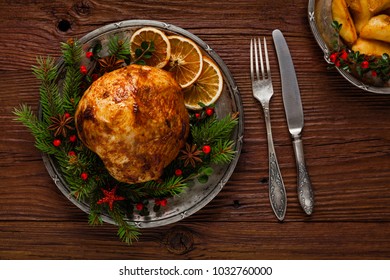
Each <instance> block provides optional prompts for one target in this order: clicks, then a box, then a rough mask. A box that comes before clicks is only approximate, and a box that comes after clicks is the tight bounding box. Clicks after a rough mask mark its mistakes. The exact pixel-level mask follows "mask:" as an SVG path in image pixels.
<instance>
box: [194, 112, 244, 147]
mask: <svg viewBox="0 0 390 280" xmlns="http://www.w3.org/2000/svg"><path fill="white" fill-rule="evenodd" d="M237 123H238V120H237V118H235V117H232V116H231V115H227V116H226V117H224V118H222V119H217V118H216V117H212V118H210V119H208V120H207V121H206V122H205V123H204V124H202V125H199V126H195V127H193V128H192V129H191V134H192V137H193V139H194V143H195V144H196V145H197V146H199V147H202V146H203V145H205V144H208V145H213V144H215V143H217V142H218V141H219V140H223V139H229V138H230V135H231V133H232V131H233V129H234V128H235V127H236V125H237Z"/></svg>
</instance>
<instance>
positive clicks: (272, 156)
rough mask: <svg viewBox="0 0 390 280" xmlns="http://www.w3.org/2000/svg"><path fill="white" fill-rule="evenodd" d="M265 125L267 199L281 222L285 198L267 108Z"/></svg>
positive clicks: (266, 108) (266, 109)
mask: <svg viewBox="0 0 390 280" xmlns="http://www.w3.org/2000/svg"><path fill="white" fill-rule="evenodd" d="M264 116H265V124H266V129H267V140H268V156H269V159H268V160H269V182H268V185H269V198H270V202H271V207H272V210H273V211H274V213H275V215H276V217H277V218H278V219H279V220H280V221H282V220H283V219H284V216H285V214H286V208H287V196H286V189H285V187H284V183H283V179H282V175H281V172H280V168H279V163H278V160H277V157H276V153H275V147H274V141H273V138H272V130H271V118H270V113H269V108H268V106H265V108H264Z"/></svg>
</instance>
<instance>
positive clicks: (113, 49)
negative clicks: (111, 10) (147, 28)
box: [108, 35, 130, 60]
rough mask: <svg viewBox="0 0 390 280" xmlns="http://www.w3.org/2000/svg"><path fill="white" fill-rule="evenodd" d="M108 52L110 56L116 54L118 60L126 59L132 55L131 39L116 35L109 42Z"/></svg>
mask: <svg viewBox="0 0 390 280" xmlns="http://www.w3.org/2000/svg"><path fill="white" fill-rule="evenodd" d="M108 53H109V55H110V56H115V57H116V59H118V60H121V59H123V60H125V59H127V58H129V56H130V41H129V38H125V39H121V38H119V36H117V35H115V36H113V37H112V38H110V40H109V42H108Z"/></svg>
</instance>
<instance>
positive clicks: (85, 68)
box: [80, 65, 88, 75]
mask: <svg viewBox="0 0 390 280" xmlns="http://www.w3.org/2000/svg"><path fill="white" fill-rule="evenodd" d="M80 72H81V74H83V75H87V73H88V70H87V67H85V66H84V65H81V66H80Z"/></svg>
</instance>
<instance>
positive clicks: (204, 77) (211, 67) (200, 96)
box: [183, 56, 223, 110]
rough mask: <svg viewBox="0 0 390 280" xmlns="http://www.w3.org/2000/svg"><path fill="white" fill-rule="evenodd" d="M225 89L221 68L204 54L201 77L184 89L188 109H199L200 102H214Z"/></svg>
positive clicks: (205, 103)
mask: <svg viewBox="0 0 390 280" xmlns="http://www.w3.org/2000/svg"><path fill="white" fill-rule="evenodd" d="M222 90H223V77H222V74H221V70H220V69H219V67H218V66H217V65H216V64H215V62H214V61H213V60H212V59H210V58H208V57H206V56H204V57H203V67H202V71H201V74H200V76H199V78H198V79H197V80H196V81H195V82H194V83H193V84H192V85H191V86H189V87H187V88H185V89H183V92H184V102H185V105H186V107H187V108H188V109H192V110H199V109H201V108H202V107H201V106H200V105H199V103H200V102H201V103H203V104H204V105H206V106H208V105H211V104H213V103H214V102H215V101H217V99H218V98H219V96H220V95H221V93H222Z"/></svg>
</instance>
